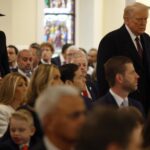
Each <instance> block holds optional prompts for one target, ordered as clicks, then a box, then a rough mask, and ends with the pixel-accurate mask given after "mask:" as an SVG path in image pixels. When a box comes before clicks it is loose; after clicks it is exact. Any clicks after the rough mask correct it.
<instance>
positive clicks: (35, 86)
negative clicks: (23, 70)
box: [27, 64, 58, 106]
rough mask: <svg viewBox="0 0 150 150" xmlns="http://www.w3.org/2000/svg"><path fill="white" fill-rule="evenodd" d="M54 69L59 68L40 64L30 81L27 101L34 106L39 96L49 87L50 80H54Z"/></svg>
mask: <svg viewBox="0 0 150 150" xmlns="http://www.w3.org/2000/svg"><path fill="white" fill-rule="evenodd" d="M54 69H58V67H57V66H56V65H54V64H51V65H49V64H40V65H39V66H38V68H37V69H36V71H35V72H34V73H33V76H32V78H31V81H30V85H29V88H28V91H27V101H28V102H29V104H31V105H32V106H33V105H34V101H35V99H36V98H37V97H38V95H39V94H40V93H41V92H42V91H43V90H44V89H45V88H46V87H47V85H48V83H49V80H52V79H53V72H54Z"/></svg>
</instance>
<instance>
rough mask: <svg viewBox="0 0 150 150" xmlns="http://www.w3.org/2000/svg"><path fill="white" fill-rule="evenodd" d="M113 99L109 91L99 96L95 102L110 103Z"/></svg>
mask: <svg viewBox="0 0 150 150" xmlns="http://www.w3.org/2000/svg"><path fill="white" fill-rule="evenodd" d="M112 100H113V97H112V95H111V94H110V92H107V93H106V94H105V95H104V96H102V97H100V98H99V99H98V100H97V101H96V103H97V104H107V103H111V102H112Z"/></svg>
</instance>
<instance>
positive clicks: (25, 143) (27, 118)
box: [0, 109, 35, 150]
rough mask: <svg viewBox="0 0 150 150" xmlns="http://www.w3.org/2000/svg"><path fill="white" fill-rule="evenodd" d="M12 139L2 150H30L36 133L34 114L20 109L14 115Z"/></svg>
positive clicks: (11, 131) (3, 144)
mask: <svg viewBox="0 0 150 150" xmlns="http://www.w3.org/2000/svg"><path fill="white" fill-rule="evenodd" d="M9 132H10V139H9V140H7V141H5V142H4V143H2V144H1V146H0V149H1V150H2V149H5V150H7V149H9V150H28V149H30V148H31V147H32V146H33V145H34V144H35V141H33V140H32V137H33V135H34V133H35V126H34V120H33V117H32V114H31V113H30V112H29V111H27V110H25V109H20V110H18V111H16V112H15V113H13V114H12V116H11V118H10V125H9Z"/></svg>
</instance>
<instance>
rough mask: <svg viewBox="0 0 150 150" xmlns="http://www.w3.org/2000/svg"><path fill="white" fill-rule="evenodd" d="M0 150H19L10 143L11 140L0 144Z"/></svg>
mask: <svg viewBox="0 0 150 150" xmlns="http://www.w3.org/2000/svg"><path fill="white" fill-rule="evenodd" d="M0 150H20V149H19V146H18V145H17V144H15V143H14V142H12V140H7V141H5V142H3V143H1V144H0Z"/></svg>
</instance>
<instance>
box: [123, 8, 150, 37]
mask: <svg viewBox="0 0 150 150" xmlns="http://www.w3.org/2000/svg"><path fill="white" fill-rule="evenodd" d="M147 19H148V11H147V10H144V11H135V12H134V13H133V15H132V16H129V17H127V18H126V19H125V23H126V24H127V26H128V27H129V28H130V30H131V31H132V32H133V33H134V34H135V35H136V36H138V35H141V34H142V33H144V32H145V30H146V25H147Z"/></svg>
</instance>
